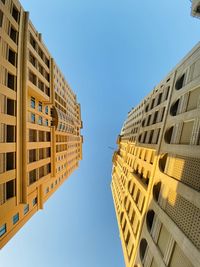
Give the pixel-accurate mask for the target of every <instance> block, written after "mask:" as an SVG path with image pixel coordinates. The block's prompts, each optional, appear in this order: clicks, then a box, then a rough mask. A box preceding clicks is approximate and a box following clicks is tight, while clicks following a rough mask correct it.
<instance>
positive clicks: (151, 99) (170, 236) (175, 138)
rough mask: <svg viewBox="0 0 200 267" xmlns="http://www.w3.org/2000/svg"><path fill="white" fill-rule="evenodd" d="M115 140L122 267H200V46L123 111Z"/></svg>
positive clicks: (115, 194) (114, 187)
mask: <svg viewBox="0 0 200 267" xmlns="http://www.w3.org/2000/svg"><path fill="white" fill-rule="evenodd" d="M117 143H118V150H117V151H116V152H115V153H114V155H113V169H112V182H111V190H112V195H113V200H114V206H115V210H116V217H117V221H118V227H119V233H120V238H121V242H122V249H123V253H124V259H125V264H126V266H127V267H179V266H181V267H198V266H200V168H199V167H200V43H199V44H197V45H196V46H195V47H194V48H193V49H192V51H191V52H190V53H189V54H188V55H187V56H186V57H185V58H184V59H183V60H182V61H181V62H180V63H179V64H178V65H177V66H176V67H175V68H174V69H173V70H172V71H171V72H170V73H169V74H168V75H167V77H166V78H165V79H164V80H163V81H161V82H160V83H159V84H158V85H157V86H156V87H155V88H154V89H153V90H152V91H151V93H150V94H149V95H148V96H147V97H145V98H144V99H143V101H142V102H141V103H140V104H139V105H138V106H137V107H135V108H133V109H132V110H131V111H130V112H129V114H128V117H127V119H126V121H125V123H124V125H123V127H122V130H121V133H120V135H119V137H118V139H117Z"/></svg>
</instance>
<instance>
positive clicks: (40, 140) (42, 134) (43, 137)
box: [39, 131, 45, 142]
mask: <svg viewBox="0 0 200 267" xmlns="http://www.w3.org/2000/svg"><path fill="white" fill-rule="evenodd" d="M39 142H45V132H43V131H39Z"/></svg>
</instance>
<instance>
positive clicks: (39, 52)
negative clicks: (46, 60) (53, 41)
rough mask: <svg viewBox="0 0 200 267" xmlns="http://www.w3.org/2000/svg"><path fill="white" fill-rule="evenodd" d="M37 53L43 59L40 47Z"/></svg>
mask: <svg viewBox="0 0 200 267" xmlns="http://www.w3.org/2000/svg"><path fill="white" fill-rule="evenodd" d="M38 54H39V56H40V57H41V58H42V59H43V57H44V53H43V52H42V49H41V48H40V47H39V48H38Z"/></svg>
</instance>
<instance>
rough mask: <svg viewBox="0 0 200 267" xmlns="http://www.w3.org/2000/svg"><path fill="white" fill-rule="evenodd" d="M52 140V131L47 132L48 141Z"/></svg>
mask: <svg viewBox="0 0 200 267" xmlns="http://www.w3.org/2000/svg"><path fill="white" fill-rule="evenodd" d="M50 141H51V133H50V132H46V142H50Z"/></svg>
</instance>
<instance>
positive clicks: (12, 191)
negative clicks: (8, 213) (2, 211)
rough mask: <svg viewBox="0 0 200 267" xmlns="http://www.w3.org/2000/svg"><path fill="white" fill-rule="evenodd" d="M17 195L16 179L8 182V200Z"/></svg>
mask: <svg viewBox="0 0 200 267" xmlns="http://www.w3.org/2000/svg"><path fill="white" fill-rule="evenodd" d="M14 196H15V180H11V181H9V182H7V183H6V200H8V199H10V198H12V197H14Z"/></svg>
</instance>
